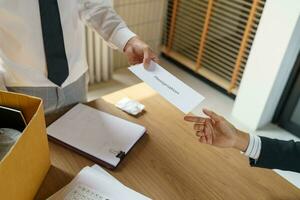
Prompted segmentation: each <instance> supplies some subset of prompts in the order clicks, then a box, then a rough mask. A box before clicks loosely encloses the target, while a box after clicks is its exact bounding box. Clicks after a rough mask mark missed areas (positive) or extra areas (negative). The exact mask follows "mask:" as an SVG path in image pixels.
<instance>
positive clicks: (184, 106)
mask: <svg viewBox="0 0 300 200" xmlns="http://www.w3.org/2000/svg"><path fill="white" fill-rule="evenodd" d="M129 70H130V71H131V72H133V73H134V74H135V75H136V76H137V77H139V78H140V79H141V80H142V81H144V82H145V83H147V84H148V85H149V86H150V87H152V89H154V90H155V91H157V92H158V93H159V94H160V95H161V96H163V97H164V98H165V99H166V100H168V101H169V102H170V103H172V104H173V105H174V106H176V107H177V108H178V109H179V110H181V111H182V112H184V113H185V114H187V113H188V112H191V111H192V110H193V109H194V108H196V107H197V106H198V105H199V104H200V103H201V102H202V101H203V100H204V97H203V96H202V95H201V94H199V93H198V92H196V91H195V90H193V89H192V88H191V87H189V86H188V85H186V84H185V83H183V82H182V81H181V80H179V79H178V78H176V77H175V76H173V75H172V74H170V73H169V72H168V71H167V70H165V69H164V68H162V67H161V66H160V65H158V64H157V63H155V62H151V64H150V67H149V69H147V70H146V69H144V66H143V64H138V65H134V66H132V67H129Z"/></svg>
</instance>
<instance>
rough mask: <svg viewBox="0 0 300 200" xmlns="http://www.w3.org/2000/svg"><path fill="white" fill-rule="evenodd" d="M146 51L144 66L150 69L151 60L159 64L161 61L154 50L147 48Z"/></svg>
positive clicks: (144, 49)
mask: <svg viewBox="0 0 300 200" xmlns="http://www.w3.org/2000/svg"><path fill="white" fill-rule="evenodd" d="M143 51H144V58H143V64H144V67H145V69H147V68H149V66H150V62H151V60H153V61H154V62H158V61H159V59H158V57H157V56H156V54H155V53H154V52H153V51H152V49H151V48H150V47H148V46H147V47H145V48H143Z"/></svg>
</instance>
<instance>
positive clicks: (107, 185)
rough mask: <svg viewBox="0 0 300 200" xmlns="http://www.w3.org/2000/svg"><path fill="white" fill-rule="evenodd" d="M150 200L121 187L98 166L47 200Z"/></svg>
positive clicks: (87, 170)
mask: <svg viewBox="0 0 300 200" xmlns="http://www.w3.org/2000/svg"><path fill="white" fill-rule="evenodd" d="M62 199H63V200H86V199H88V200H132V199H135V200H150V199H149V198H148V197H145V196H144V195H142V194H139V193H137V192H135V191H133V190H131V189H130V188H128V187H126V186H125V185H123V184H122V183H121V182H119V181H118V180H117V179H115V178H114V177H113V176H111V175H110V174H109V173H107V172H106V171H105V170H104V169H102V168H101V167H99V166H98V165H94V166H93V167H85V168H83V169H82V170H81V171H80V172H79V174H78V175H77V176H76V177H75V178H74V179H73V181H71V183H69V184H68V185H67V186H65V187H64V188H62V189H61V190H60V191H58V192H57V193H55V194H54V195H52V196H51V197H49V198H48V200H62Z"/></svg>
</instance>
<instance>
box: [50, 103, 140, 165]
mask: <svg viewBox="0 0 300 200" xmlns="http://www.w3.org/2000/svg"><path fill="white" fill-rule="evenodd" d="M47 132H48V136H49V139H52V140H54V141H55V142H57V143H60V144H62V145H63V146H66V147H67V148H71V149H72V150H74V151H76V152H78V153H79V154H81V155H83V156H85V157H87V158H89V159H91V160H93V161H94V162H96V163H98V164H100V165H102V166H104V167H107V168H109V169H114V168H116V167H117V165H118V164H119V163H120V162H121V160H122V159H123V158H124V157H125V156H126V154H127V153H128V152H129V150H130V149H131V148H132V147H133V146H134V144H135V143H136V142H137V141H138V140H139V139H140V138H141V137H142V136H143V135H144V133H145V132H146V129H145V127H143V126H141V125H138V124H135V123H132V122H129V121H127V120H124V119H121V118H118V117H115V116H113V115H110V114H108V113H105V112H102V111H99V110H96V109H94V108H91V107H89V106H87V105H83V104H78V105H76V106H75V107H74V108H72V109H71V110H70V111H68V112H67V113H66V114H64V115H63V116H62V117H61V118H59V119H58V120H57V121H55V122H53V123H52V124H51V125H50V126H49V127H48V128H47Z"/></svg>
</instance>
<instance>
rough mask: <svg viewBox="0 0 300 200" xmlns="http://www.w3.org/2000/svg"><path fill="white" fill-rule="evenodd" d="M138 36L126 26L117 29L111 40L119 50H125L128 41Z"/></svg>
mask: <svg viewBox="0 0 300 200" xmlns="http://www.w3.org/2000/svg"><path fill="white" fill-rule="evenodd" d="M134 36H136V34H135V33H133V32H132V31H131V30H130V29H129V28H127V27H124V28H121V29H119V30H117V31H116V32H115V33H114V34H113V36H112V37H111V39H110V42H111V43H112V44H113V45H115V46H116V47H117V48H118V49H119V50H121V51H123V50H124V47H125V45H126V44H127V42H128V41H129V40H130V39H131V38H132V37H134Z"/></svg>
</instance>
